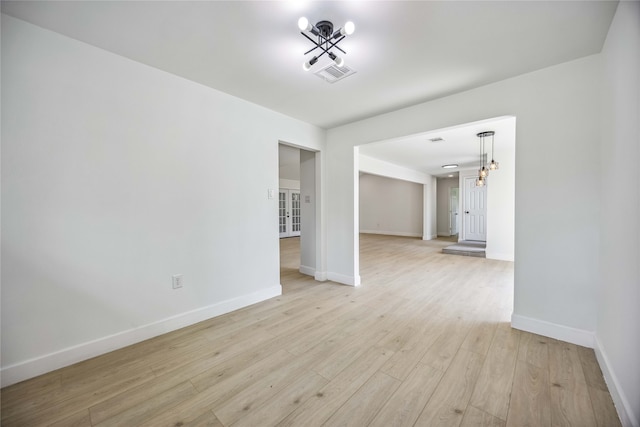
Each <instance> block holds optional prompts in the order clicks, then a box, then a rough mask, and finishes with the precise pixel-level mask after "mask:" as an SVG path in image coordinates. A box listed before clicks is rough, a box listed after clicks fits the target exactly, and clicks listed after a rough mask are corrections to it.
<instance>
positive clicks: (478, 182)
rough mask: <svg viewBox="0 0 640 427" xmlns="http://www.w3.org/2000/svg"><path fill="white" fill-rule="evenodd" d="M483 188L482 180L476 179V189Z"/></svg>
mask: <svg viewBox="0 0 640 427" xmlns="http://www.w3.org/2000/svg"><path fill="white" fill-rule="evenodd" d="M483 186H484V179H482V178H478V179H476V187H483Z"/></svg>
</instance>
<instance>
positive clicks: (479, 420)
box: [460, 406, 507, 427]
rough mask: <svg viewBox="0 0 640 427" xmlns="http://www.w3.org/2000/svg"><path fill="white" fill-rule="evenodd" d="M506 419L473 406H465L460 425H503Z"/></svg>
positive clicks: (479, 426)
mask: <svg viewBox="0 0 640 427" xmlns="http://www.w3.org/2000/svg"><path fill="white" fill-rule="evenodd" d="M506 424H507V423H506V421H504V420H502V419H500V418H498V417H494V416H493V415H491V414H487V413H486V412H484V411H482V410H480V409H478V408H476V407H473V406H467V409H466V410H465V411H464V418H463V419H462V424H460V427H505V426H506Z"/></svg>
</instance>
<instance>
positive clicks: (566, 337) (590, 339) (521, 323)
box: [511, 314, 594, 348]
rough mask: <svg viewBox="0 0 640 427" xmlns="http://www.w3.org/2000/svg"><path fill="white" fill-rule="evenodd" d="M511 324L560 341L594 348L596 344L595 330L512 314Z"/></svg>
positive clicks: (516, 327) (522, 329)
mask: <svg viewBox="0 0 640 427" xmlns="http://www.w3.org/2000/svg"><path fill="white" fill-rule="evenodd" d="M511 326H512V327H514V328H515V329H520V330H521V331H527V332H532V333H534V334H538V335H543V336H545V337H550V338H555V339H557V340H560V341H566V342H570V343H571V344H577V345H581V346H583V347H589V348H593V344H594V334H593V332H589V331H585V330H582V329H575V328H572V327H569V326H564V325H558V324H556V323H551V322H546V321H544V320H538V319H533V318H531V317H526V316H520V315H517V314H512V315H511Z"/></svg>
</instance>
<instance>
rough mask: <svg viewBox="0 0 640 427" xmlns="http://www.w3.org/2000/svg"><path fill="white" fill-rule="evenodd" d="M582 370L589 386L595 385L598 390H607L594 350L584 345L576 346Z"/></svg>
mask: <svg viewBox="0 0 640 427" xmlns="http://www.w3.org/2000/svg"><path fill="white" fill-rule="evenodd" d="M577 349H578V356H579V357H580V364H581V365H582V372H583V373H584V377H585V379H586V381H587V385H589V387H595V388H597V389H599V390H605V391H606V390H607V384H606V383H605V382H604V377H603V375H602V371H601V370H600V365H599V364H598V360H597V359H596V354H595V352H594V351H593V350H592V349H590V348H586V347H580V346H577Z"/></svg>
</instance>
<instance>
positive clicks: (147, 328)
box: [0, 284, 282, 387]
mask: <svg viewBox="0 0 640 427" xmlns="http://www.w3.org/2000/svg"><path fill="white" fill-rule="evenodd" d="M279 295H282V286H281V285H279V284H278V285H276V286H272V287H270V288H266V289H262V290H260V291H257V292H254V293H252V294H248V295H242V296H239V297H236V298H232V299H228V300H226V301H222V302H219V303H216V304H212V305H209V306H207V307H202V308H198V309H195V310H192V311H187V312H185V313H181V314H177V315H175V316H171V317H168V318H166V319H163V320H159V321H157V322H153V323H149V324H147V325H143V326H139V327H137V328H133V329H129V330H127V331H123V332H118V333H116V334H113V335H108V336H106V337H102V338H98V339H96V340H93V341H88V342H85V343H82V344H78V345H75V346H72V347H68V348H65V349H63V350H59V351H56V352H53V353H50V354H46V355H44V356H40V357H36V358H33V359H29V360H26V361H24V362H19V363H16V364H13V365H10V366H6V367H4V368H2V370H0V376H1V377H2V380H1V382H2V387H5V386H8V385H11V384H15V383H17V382H20V381H24V380H26V379H29V378H33V377H35V376H38V375H42V374H45V373H47V372H51V371H54V370H56V369H59V368H63V367H65V366H69V365H72V364H74V363H77V362H81V361H83V360H87V359H90V358H92V357H96V356H99V355H101V354H105V353H108V352H110V351H114V350H117V349H120V348H123V347H126V346H128V345H131V344H135V343H138V342H141V341H144V340H147V339H149V338H153V337H156V336H158V335H162V334H165V333H167V332H171V331H175V330H176V329H180V328H184V327H185V326H189V325H193V324H195V323H198V322H202V321H203V320H207V319H210V318H212V317H215V316H220V315H222V314H225V313H229V312H231V311H234V310H238V309H240V308H243V307H246V306H249V305H252V304H255V303H258V302H260V301H264V300H267V299H269V298H273V297H276V296H279Z"/></svg>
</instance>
